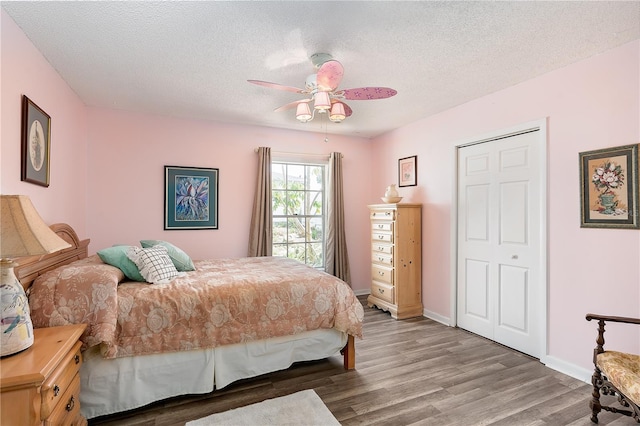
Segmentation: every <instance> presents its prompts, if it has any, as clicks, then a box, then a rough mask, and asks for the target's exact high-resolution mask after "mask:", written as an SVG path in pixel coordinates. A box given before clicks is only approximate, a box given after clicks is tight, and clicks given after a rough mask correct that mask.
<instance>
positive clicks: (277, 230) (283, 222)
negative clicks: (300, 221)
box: [271, 218, 287, 256]
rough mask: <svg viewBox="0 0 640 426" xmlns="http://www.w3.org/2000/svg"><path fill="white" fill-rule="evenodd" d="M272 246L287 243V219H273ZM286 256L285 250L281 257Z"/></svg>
mask: <svg viewBox="0 0 640 426" xmlns="http://www.w3.org/2000/svg"><path fill="white" fill-rule="evenodd" d="M271 232H272V233H273V235H272V238H273V244H279V243H286V242H287V219H284V218H274V219H273V229H272V231H271ZM286 254H287V251H286V248H285V251H284V254H283V256H285V255H286Z"/></svg>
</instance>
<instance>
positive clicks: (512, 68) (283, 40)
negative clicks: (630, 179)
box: [2, 1, 640, 137]
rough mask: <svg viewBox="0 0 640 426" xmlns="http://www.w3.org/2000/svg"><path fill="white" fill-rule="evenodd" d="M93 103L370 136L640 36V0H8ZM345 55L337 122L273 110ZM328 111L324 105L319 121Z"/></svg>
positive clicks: (6, 5) (85, 98)
mask: <svg viewBox="0 0 640 426" xmlns="http://www.w3.org/2000/svg"><path fill="white" fill-rule="evenodd" d="M2 7H3V8H4V9H5V10H6V12H7V13H8V14H9V15H10V16H11V17H12V18H13V20H14V21H15V22H16V23H17V24H18V25H19V26H20V27H21V28H22V30H23V31H24V32H25V33H26V34H27V36H28V37H29V39H31V41H32V42H33V43H34V45H35V46H36V47H37V48H38V49H39V50H40V51H41V52H42V53H43V55H44V56H45V58H47V60H48V61H49V62H50V63H51V64H52V66H53V67H54V68H55V69H56V70H57V71H58V72H59V73H60V75H61V76H62V77H63V78H64V79H65V81H66V82H67V83H68V84H69V86H70V87H71V88H72V89H73V90H74V91H75V92H76V93H77V94H78V95H79V96H80V98H81V99H82V100H83V101H84V102H85V103H86V104H87V105H90V106H99V107H107V108H116V109H123V110H130V111H145V112H151V113H158V114H162V115H168V116H177V117H190V118H196V119H203V120H215V121H221V122H229V123H239V124H250V125H261V126H269V127H278V128H287V129H297V130H306V131H316V132H323V133H324V132H325V131H326V132H328V133H332V134H333V133H336V134H337V133H340V134H346V135H355V136H361V137H374V136H376V135H379V134H382V133H384V132H387V131H389V130H391V129H394V128H397V127H400V126H402V125H405V124H407V123H410V122H412V121H416V120H418V119H420V118H423V117H426V116H429V115H431V114H435V113H438V112H441V111H443V110H446V109H448V108H451V107H453V106H456V105H460V104H463V103H465V102H468V101H470V100H472V99H475V98H478V97H481V96H484V95H487V94H489V93H492V92H495V91H497V90H500V89H503V88H505V87H509V86H512V85H515V84H517V83H519V82H522V81H525V80H528V79H530V78H533V77H536V76H538V75H541V74H544V73H546V72H549V71H552V70H554V69H557V68H560V67H563V66H566V65H568V64H571V63H573V62H576V61H579V60H581V59H584V58H587V57H589V56H592V55H595V54H598V53H600V52H603V51H605V50H608V49H611V48H613V47H616V46H619V45H622V44H624V43H626V42H629V41H631V40H635V39H638V38H640V2H638V1H630V2H629V1H627V2H599V1H596V2H593V1H587V2H582V1H571V2H542V1H538V2H528V1H517V2H515V1H514V2H438V1H422V2H420V1H418V2H377V1H376V2H374V1H337V2H331V1H323V2H314V1H283V2H262V1H251V2H236V1H230V2H218V1H215V2H214V1H198V2H180V1H175V2H151V1H145V2H129V1H123V2H110V1H109V2H107V1H98V2H85V1H80V2H48V1H45V2H36V1H26V2H2ZM317 52H326V53H330V54H331V55H332V56H333V57H334V59H336V60H338V61H340V62H341V63H342V65H343V66H344V78H343V80H342V83H341V84H340V88H342V89H347V88H352V87H361V86H386V87H391V88H394V89H396V90H397V91H398V94H397V95H396V96H395V97H393V98H389V99H384V100H374V101H350V102H348V104H349V105H350V106H351V108H352V109H353V115H352V116H351V117H350V118H348V119H347V120H345V121H344V122H342V123H340V124H336V123H331V122H328V121H327V120H326V117H325V116H323V117H318V116H316V118H315V120H313V121H312V122H309V123H305V124H302V123H299V122H297V121H296V120H295V117H294V115H295V114H294V111H293V110H289V111H284V112H274V109H275V108H277V107H279V106H281V105H283V104H286V103H289V102H292V101H295V100H298V99H302V95H298V94H296V93H291V92H286V91H279V90H274V89H269V88H265V87H260V86H255V85H252V84H249V83H247V80H248V79H256V80H264V81H269V82H274V83H279V84H283V85H287V86H295V87H304V82H305V79H306V77H307V75H309V74H311V73H313V72H314V68H313V66H312V64H311V62H310V60H309V57H310V56H311V55H312V54H313V53H317ZM321 118H324V119H322V120H321Z"/></svg>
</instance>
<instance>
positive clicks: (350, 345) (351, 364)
mask: <svg viewBox="0 0 640 426" xmlns="http://www.w3.org/2000/svg"><path fill="white" fill-rule="evenodd" d="M340 353H341V354H342V356H343V357H344V369H345V370H355V368H356V343H355V339H354V337H353V336H351V335H349V336H348V340H347V344H346V345H345V346H344V348H342V350H341V351H340Z"/></svg>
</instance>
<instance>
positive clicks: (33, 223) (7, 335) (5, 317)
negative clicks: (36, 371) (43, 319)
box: [0, 195, 71, 356]
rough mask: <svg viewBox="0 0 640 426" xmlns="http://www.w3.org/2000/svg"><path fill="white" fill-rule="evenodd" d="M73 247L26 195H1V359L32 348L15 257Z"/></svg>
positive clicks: (31, 335) (23, 294)
mask: <svg viewBox="0 0 640 426" xmlns="http://www.w3.org/2000/svg"><path fill="white" fill-rule="evenodd" d="M67 247H71V245H70V244H69V243H67V242H66V241H65V240H63V239H62V238H60V237H58V236H57V235H56V234H55V232H53V231H52V230H51V229H50V228H49V227H48V226H47V225H46V224H45V223H44V222H43V220H42V218H41V217H40V215H39V214H38V212H37V211H36V209H35V208H34V207H33V204H31V200H29V197H27V196H24V195H0V315H1V318H0V319H1V322H0V338H1V340H0V356H7V355H12V354H15V353H17V352H20V351H22V350H25V349H27V348H29V347H30V346H31V345H33V324H32V323H31V315H30V310H29V300H28V299H27V296H26V294H25V292H24V288H23V287H22V284H20V282H19V281H18V279H17V278H16V275H15V273H14V272H13V268H14V266H16V264H15V263H14V262H13V260H12V258H15V257H22V256H37V255H42V254H47V253H52V252H54V251H58V250H62V249H64V248H67Z"/></svg>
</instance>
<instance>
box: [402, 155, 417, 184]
mask: <svg viewBox="0 0 640 426" xmlns="http://www.w3.org/2000/svg"><path fill="white" fill-rule="evenodd" d="M417 173H418V156H417V155H414V156H411V157H405V158H401V159H399V160H398V186H416V185H417V184H418V180H417V179H418V176H417Z"/></svg>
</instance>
